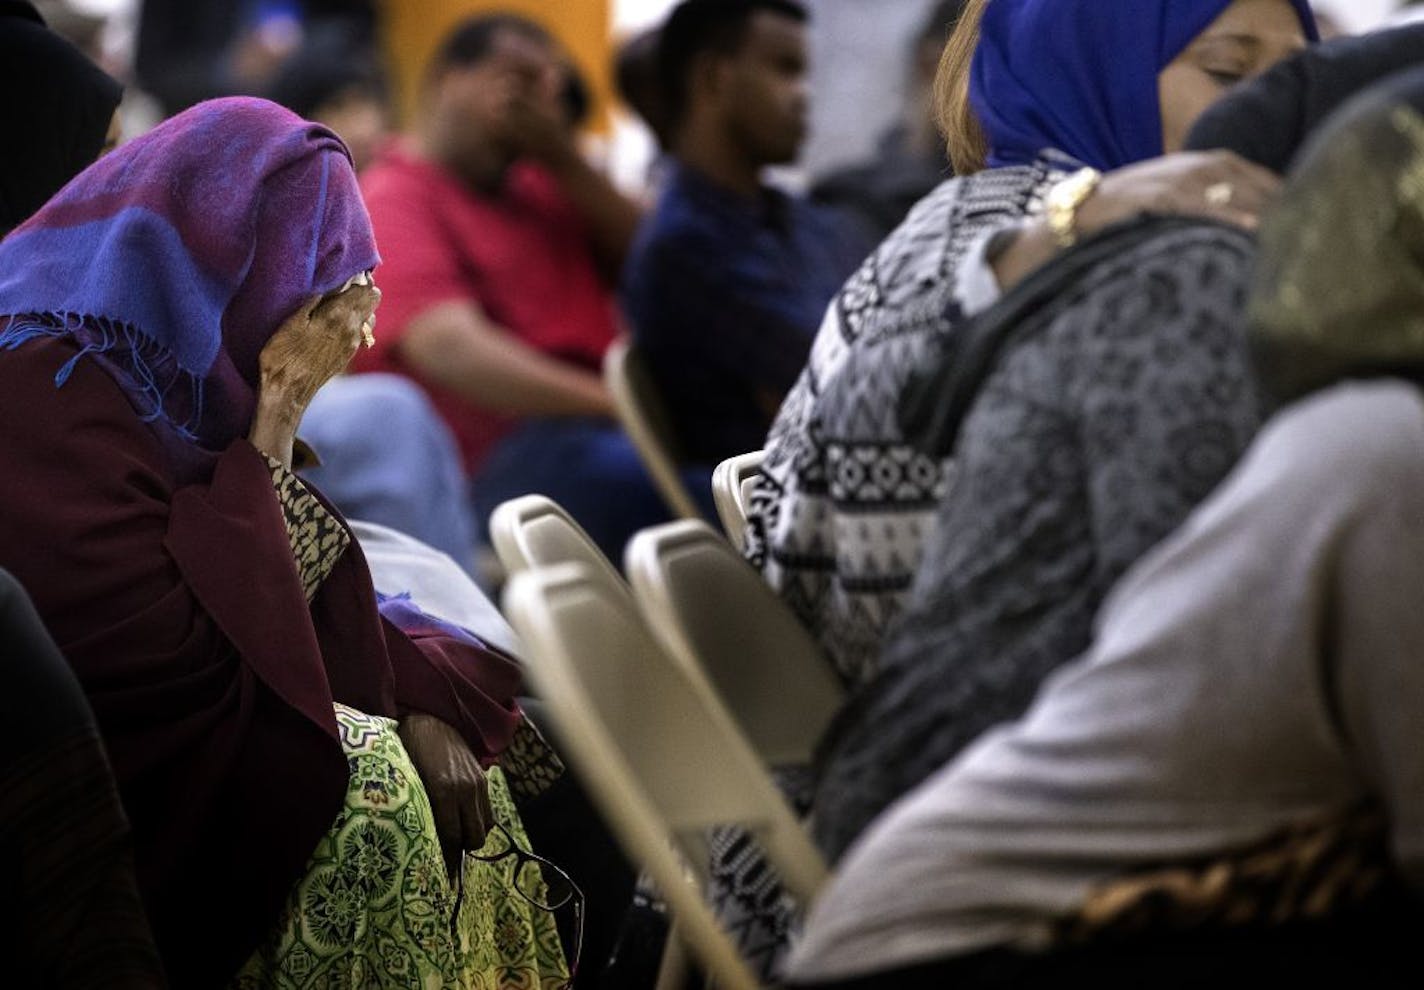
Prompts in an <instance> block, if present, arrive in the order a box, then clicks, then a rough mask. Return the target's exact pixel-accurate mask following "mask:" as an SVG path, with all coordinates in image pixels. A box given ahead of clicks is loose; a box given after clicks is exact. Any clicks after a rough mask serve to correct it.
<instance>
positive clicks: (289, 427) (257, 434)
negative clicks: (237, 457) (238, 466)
mask: <svg viewBox="0 0 1424 990" xmlns="http://www.w3.org/2000/svg"><path fill="white" fill-rule="evenodd" d="M301 419H302V413H301V410H300V409H299V408H298V407H297V406H296V405H295V403H293V402H291V401H290V400H288V399H287V398H286V397H285V396H283V395H280V394H277V393H273V392H270V391H264V392H261V393H259V395H258V400H257V412H256V414H255V415H254V416H253V417H252V429H251V431H250V432H249V433H248V435H247V440H248V442H249V443H251V444H252V446H254V447H256V448H257V449H258V450H259V451H261V452H262V453H264V454H266V455H267V456H268V457H270V458H272V459H273V460H274V461H277V462H278V463H279V464H281V465H282V466H283V467H284V468H287V469H288V470H291V467H292V444H293V443H294V442H295V441H296V438H297V426H298V425H299V424H300V423H301Z"/></svg>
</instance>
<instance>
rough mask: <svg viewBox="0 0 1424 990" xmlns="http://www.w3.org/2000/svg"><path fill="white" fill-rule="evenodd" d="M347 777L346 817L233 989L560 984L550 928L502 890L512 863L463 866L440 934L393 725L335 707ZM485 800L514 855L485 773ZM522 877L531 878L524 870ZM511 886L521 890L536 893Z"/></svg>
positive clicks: (434, 870) (442, 910)
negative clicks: (460, 893) (454, 919)
mask: <svg viewBox="0 0 1424 990" xmlns="http://www.w3.org/2000/svg"><path fill="white" fill-rule="evenodd" d="M336 720H337V723H338V725H339V726H340V728H341V742H342V745H343V746H344V747H345V749H346V754H347V757H348V759H349V761H350V766H351V782H350V785H349V787H348V789H347V792H346V807H345V808H344V809H343V810H342V812H341V814H340V815H339V816H338V818H337V820H336V824H335V825H334V826H333V827H332V829H331V831H330V832H329V833H328V834H327V835H326V837H325V838H323V839H322V840H321V843H320V844H319V845H318V846H317V849H316V853H315V854H314V855H313V856H312V859H311V862H310V863H309V864H308V867H307V873H306V876H304V877H303V878H302V879H301V881H300V882H299V883H298V884H297V885H296V887H295V888H294V889H293V891H292V894H291V896H290V897H289V898H288V900H287V904H286V906H285V907H284V909H283V911H282V916H281V918H280V920H279V921H278V923H277V925H276V927H275V929H274V930H273V932H272V934H271V936H270V937H269V938H268V940H267V942H266V944H265V945H263V946H262V947H261V948H259V949H258V951H257V952H256V953H255V954H254V955H253V956H252V958H251V959H249V960H248V962H247V964H246V965H245V966H244V967H243V969H242V972H241V973H239V974H238V977H237V979H236V980H235V981H234V983H233V987H234V988H239V990H256V988H264V990H265V988H279V990H328V988H332V990H334V988H348V987H349V988H361V990H396V988H399V990H406V988H409V990H503V988H510V990H554V988H557V987H560V986H562V985H563V984H564V983H565V982H566V981H567V979H568V972H567V966H566V964H565V962H564V954H563V949H562V947H561V946H560V944H559V936H558V931H557V928H556V925H555V920H554V917H553V916H552V915H551V914H549V913H548V912H546V911H541V910H539V909H538V908H535V907H534V906H533V905H531V904H530V903H529V902H528V901H526V900H525V899H524V898H523V897H522V896H520V894H519V893H518V892H516V891H515V889H514V876H513V873H514V860H513V858H512V857H511V858H509V859H505V860H503V861H501V862H496V863H482V862H479V861H478V860H475V859H473V858H470V857H466V858H465V865H464V889H465V893H464V898H463V901H462V904H461V907H460V918H459V924H458V925H457V926H456V930H455V934H454V935H452V933H451V925H450V912H451V909H452V908H453V906H454V902H455V894H454V890H453V888H452V886H451V884H450V882H449V880H448V878H447V877H446V873H445V865H444V861H443V860H442V858H441V855H440V844H439V841H438V839H437V838H436V834H435V822H434V819H433V817H432V816H431V811H430V801H429V799H428V798H427V797H426V795H425V789H424V787H423V786H421V784H420V781H419V778H418V777H417V776H416V773H415V769H414V767H413V766H412V765H411V763H410V758H409V757H408V756H407V755H406V752H405V748H404V747H403V746H402V745H401V742H400V738H399V736H397V735H396V723H395V722H392V721H391V720H389V719H384V718H378V717H374V716H370V715H364V714H362V713H361V712H358V711H354V710H352V709H350V708H346V707H343V706H341V705H337V706H336ZM488 776H489V785H490V802H491V804H492V805H493V807H494V811H495V815H496V816H497V817H498V819H499V820H500V822H502V823H503V824H504V826H505V828H506V829H508V831H509V832H510V834H511V835H513V836H514V837H515V838H516V840H517V841H519V842H520V843H521V844H522V845H523V846H524V848H526V849H527V848H528V841H529V840H528V837H527V836H526V835H525V833H524V828H523V826H522V825H521V824H520V821H519V817H518V814H517V813H516V811H515V809H514V803H513V801H512V800H511V798H510V795H509V789H508V786H507V785H506V783H505V780H504V777H503V775H502V774H501V772H500V771H499V769H498V768H492V769H491V770H490V771H489V772H488ZM524 869H526V870H532V871H534V873H535V874H537V873H538V867H536V866H534V865H533V864H532V863H531V864H526V865H525V867H524ZM542 883H543V881H542V879H540V878H538V877H537V876H534V877H525V878H524V884H525V889H526V890H534V889H535V888H536V887H542Z"/></svg>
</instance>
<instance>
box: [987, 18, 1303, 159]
mask: <svg viewBox="0 0 1424 990" xmlns="http://www.w3.org/2000/svg"><path fill="white" fill-rule="evenodd" d="M1290 4H1291V6H1292V7H1294V8H1295V11H1296V13H1297V15H1299V17H1300V23H1301V27H1302V28H1303V29H1304V31H1305V35H1306V37H1307V38H1308V39H1309V40H1311V41H1315V40H1318V37H1319V35H1318V32H1317V31H1316V28H1315V17H1314V15H1313V14H1311V11H1310V4H1309V3H1308V2H1307V0H1290ZM1229 6H1231V0H990V2H989V5H988V7H987V8H986V9H985V11H984V19H983V21H982V22H981V25H980V35H979V47H978V48H977V49H976V50H975V53H974V65H973V68H972V70H971V75H970V81H969V100H970V105H971V106H972V107H973V109H974V113H975V114H976V115H977V116H978V118H979V122H980V125H981V126H982V127H983V130H984V136H985V138H987V140H988V143H989V165H990V166H991V167H994V168H998V167H1001V166H1004V165H1022V164H1027V163H1029V162H1032V161H1033V160H1034V159H1036V158H1037V157H1038V156H1039V154H1040V153H1041V152H1043V151H1045V150H1048V149H1053V150H1056V151H1060V152H1063V153H1065V154H1068V155H1071V156H1072V157H1074V158H1076V159H1077V160H1079V161H1081V162H1083V163H1084V164H1086V165H1092V166H1094V167H1095V168H1100V169H1104V170H1107V169H1114V168H1120V167H1122V166H1124V165H1130V164H1132V163H1133V162H1139V161H1145V160H1146V159H1148V158H1155V157H1156V156H1158V155H1160V154H1162V151H1163V148H1162V110H1161V103H1160V100H1159V96H1158V90H1157V76H1158V74H1159V73H1161V71H1162V70H1163V69H1165V68H1166V67H1167V66H1168V65H1169V64H1170V63H1171V62H1172V61H1173V60H1174V59H1176V57H1177V56H1178V55H1180V54H1181V53H1182V52H1183V51H1185V50H1186V48H1187V47H1188V46H1189V45H1190V44H1191V43H1192V41H1193V40H1194V39H1195V38H1196V37H1197V35H1199V34H1201V33H1202V31H1204V30H1206V28H1207V27H1208V26H1210V24H1211V22H1212V21H1214V20H1216V19H1217V18H1218V17H1220V16H1221V14H1222V12H1223V11H1225V10H1226V8H1227V7H1229Z"/></svg>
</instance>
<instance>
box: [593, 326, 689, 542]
mask: <svg viewBox="0 0 1424 990" xmlns="http://www.w3.org/2000/svg"><path fill="white" fill-rule="evenodd" d="M603 380H604V382H605V383H606V384H607V385H608V391H609V392H610V393H612V395H613V406H614V408H615V409H616V410H617V411H618V419H619V421H620V422H621V423H622V424H623V429H625V430H627V431H628V436H629V437H631V438H632V440H633V446H634V447H636V448H637V449H638V456H639V457H640V458H642V460H643V466H644V467H646V468H647V469H648V474H649V475H651V476H652V479H653V484H654V486H656V487H657V490H658V494H659V495H661V496H662V497H663V501H664V502H666V503H667V505H668V508H669V509H670V510H672V514H673V515H674V516H677V517H678V518H680V519H701V518H702V511H701V510H700V509H698V508H697V503H696V502H695V501H694V500H693V498H692V496H691V495H690V494H689V493H688V491H687V486H686V485H684V484H683V483H682V475H681V474H679V473H678V469H677V466H678V462H679V460H680V458H679V457H678V445H677V440H676V438H675V437H674V435H673V429H672V422H671V420H670V419H669V418H668V413H667V406H666V405H665V404H664V402H663V398H662V395H661V394H659V392H658V387H657V383H656V382H654V381H653V379H652V375H651V374H649V372H648V367H647V363H646V362H645V361H644V360H643V357H642V355H641V354H640V353H639V352H638V349H637V348H636V347H635V346H633V344H632V343H631V342H630V341H627V340H620V341H618V342H616V343H615V344H614V345H613V346H612V347H610V348H609V349H608V353H607V354H606V355H604V358H603Z"/></svg>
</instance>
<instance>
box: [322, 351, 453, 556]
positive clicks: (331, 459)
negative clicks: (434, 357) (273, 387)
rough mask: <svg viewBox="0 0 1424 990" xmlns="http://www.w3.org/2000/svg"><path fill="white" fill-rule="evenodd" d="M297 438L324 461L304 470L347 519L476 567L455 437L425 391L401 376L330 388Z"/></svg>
mask: <svg viewBox="0 0 1424 990" xmlns="http://www.w3.org/2000/svg"><path fill="white" fill-rule="evenodd" d="M301 435H302V437H303V438H305V439H306V440H308V441H309V442H310V443H311V445H312V447H313V448H314V449H315V450H316V452H317V454H318V456H320V457H321V459H322V466H321V467H318V468H311V469H308V470H306V471H304V472H302V474H303V477H305V478H307V479H308V480H309V481H311V482H312V484H314V485H315V486H316V487H317V488H318V489H320V491H321V492H322V494H324V495H325V496H326V497H327V498H329V499H331V501H332V502H334V503H335V504H336V506H337V508H339V509H340V510H341V512H342V514H343V515H346V516H348V517H349V518H351V519H360V520H364V521H365V522H373V523H380V524H381V525H382V526H389V527H390V528H391V529H394V530H399V531H400V532H402V533H405V534H406V535H407V536H413V537H415V538H416V539H418V540H421V541H422V542H424V543H426V544H429V545H430V546H432V547H434V548H435V549H437V550H440V551H443V552H444V553H447V554H449V555H450V556H451V557H453V558H454V559H455V562H456V563H458V564H459V565H460V566H461V567H462V568H464V569H465V570H466V571H467V572H471V573H472V572H473V567H474V550H475V537H474V529H475V526H474V520H473V519H472V518H471V517H470V507H469V502H468V501H467V499H466V498H465V472H464V468H463V466H462V465H461V464H460V455H459V452H458V451H457V450H456V448H455V438H454V437H453V436H451V434H450V429H449V427H447V426H446V425H445V422H444V420H442V419H441V418H440V416H439V414H438V413H436V411H435V407H434V406H432V405H431V404H430V400H429V399H428V398H426V396H425V392H424V391H423V390H422V389H421V388H420V386H419V385H416V384H415V383H414V382H412V381H410V380H408V379H406V378H402V377H400V376H398V375H377V374H371V375H351V376H349V377H343V378H336V379H333V380H332V381H330V382H328V383H327V384H326V385H325V386H324V387H323V388H322V390H321V391H320V392H318V393H317V395H316V398H315V399H313V400H312V403H311V405H310V406H309V407H308V408H307V412H306V416H305V417H303V419H302V426H301Z"/></svg>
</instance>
